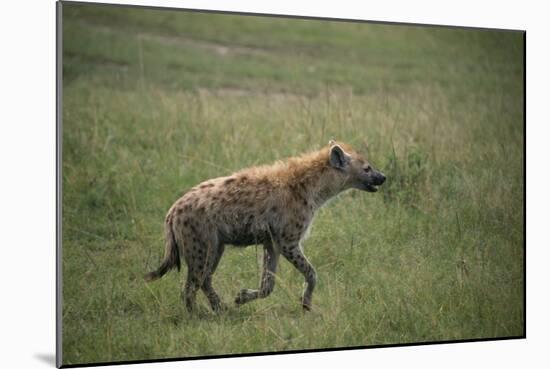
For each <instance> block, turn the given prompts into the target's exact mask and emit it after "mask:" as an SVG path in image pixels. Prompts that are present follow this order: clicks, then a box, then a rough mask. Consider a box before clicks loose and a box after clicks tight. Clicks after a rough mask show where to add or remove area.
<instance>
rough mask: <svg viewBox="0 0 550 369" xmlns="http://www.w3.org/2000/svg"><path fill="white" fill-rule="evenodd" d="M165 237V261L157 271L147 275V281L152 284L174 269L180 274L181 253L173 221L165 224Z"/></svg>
mask: <svg viewBox="0 0 550 369" xmlns="http://www.w3.org/2000/svg"><path fill="white" fill-rule="evenodd" d="M164 235H165V238H166V247H165V249H164V259H163V260H162V263H161V264H160V266H159V268H158V269H157V270H155V271H152V272H149V273H147V274H146V275H145V281H146V282H151V281H154V280H155V279H159V278H160V277H162V276H163V275H165V274H166V272H168V271H169V270H171V269H173V268H174V267H177V268H178V272H179V270H180V269H181V260H180V251H179V248H178V244H177V243H176V238H175V237H174V231H173V230H172V220H171V219H170V220H169V221H167V222H166V223H165V226H164Z"/></svg>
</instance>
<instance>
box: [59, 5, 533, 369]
mask: <svg viewBox="0 0 550 369" xmlns="http://www.w3.org/2000/svg"><path fill="white" fill-rule="evenodd" d="M63 44H64V45H63V161H62V176H63V178H62V183H63V199H62V202H63V235H62V241H63V264H62V265H63V306H62V308H63V363H64V364H77V363H87V362H105V361H121V360H143V359H156V358H166V357H192V356H204V355H214V354H233V353H252V352H266V351H281V350H297V349H312V348H331V347H343V346H364V345H379V344H394V343H406V342H423V341H424V342H425V341H436V340H457V339H472V338H485V337H507V336H519V335H523V334H524V309H525V306H524V304H523V295H524V277H523V276H524V269H523V265H524V241H525V239H524V227H523V219H524V210H523V209H524V202H523V196H524V191H525V188H524V171H525V168H524V164H523V163H524V154H523V143H524V133H523V93H524V91H523V73H524V70H523V68H524V65H523V35H522V34H521V33H515V32H496V31H472V30H466V29H444V28H435V27H431V28H422V27H405V26H389V25H376V24H366V23H361V24H360V23H342V22H321V21H315V20H298V19H280V18H278V19H272V18H265V17H243V16H234V15H216V14H201V13H186V12H167V11H153V10H142V9H136V8H116V7H94V6H81V5H75V4H68V3H65V4H64V9H63ZM331 138H335V139H338V140H342V141H345V142H348V143H350V144H351V145H353V146H355V147H356V148H358V149H362V150H366V151H367V152H368V156H369V158H370V160H371V162H372V163H373V164H374V165H375V166H376V167H378V168H379V169H381V170H382V171H383V172H384V173H385V174H386V175H387V177H388V180H387V182H386V184H384V186H382V188H381V190H380V191H379V192H378V193H375V194H370V193H364V192H358V191H350V192H347V193H345V194H343V195H341V196H340V197H339V198H337V199H336V200H335V201H332V202H331V203H329V204H328V205H327V206H326V207H324V208H322V209H321V210H320V212H319V214H318V216H317V218H316V221H315V223H314V224H313V227H312V231H311V236H310V237H309V238H308V239H307V240H306V241H305V242H304V249H305V253H306V255H307V256H308V258H309V259H310V260H311V262H312V263H313V265H314V266H315V267H316V269H317V272H318V284H317V288H316V290H315V293H314V296H313V303H314V309H313V311H312V312H310V313H304V312H302V309H301V306H300V304H299V296H300V295H301V292H302V288H303V277H302V276H301V274H299V273H298V272H297V271H295V270H294V268H293V267H292V266H291V265H290V263H288V262H286V261H284V260H282V261H281V265H280V272H279V274H278V277H277V285H276V287H275V291H274V292H273V294H272V295H271V296H270V297H269V298H267V299H263V300H258V301H255V302H252V303H250V304H247V305H244V306H243V307H241V308H236V307H235V306H233V305H231V302H232V301H233V299H234V297H235V295H236V293H237V292H238V291H239V290H240V289H241V288H254V287H256V286H257V284H258V281H259V278H260V263H261V259H260V258H261V254H262V250H261V247H249V248H245V249H242V248H229V249H228V250H227V251H226V253H225V255H224V258H223V259H222V261H221V264H220V266H219V268H218V270H217V272H216V274H215V276H214V286H215V287H216V289H217V290H218V292H219V293H220V295H221V297H222V298H223V300H224V301H225V302H226V303H228V304H229V305H230V308H229V310H228V311H227V312H225V313H223V314H221V315H215V314H213V313H210V312H209V310H208V304H207V301H206V299H205V298H204V296H203V295H202V294H199V301H198V302H199V305H200V308H201V312H200V313H199V314H198V316H190V315H189V314H188V313H187V312H186V311H185V309H184V307H183V306H182V303H181V300H180V288H181V281H182V278H183V275H185V273H180V274H178V273H175V272H172V273H170V274H168V275H166V276H165V277H164V278H163V279H162V280H160V281H157V282H154V283H151V284H145V283H144V281H143V279H142V276H143V274H144V273H145V272H146V271H149V270H151V269H153V268H156V267H157V266H158V265H159V263H160V260H161V258H162V255H163V249H164V241H163V218H164V215H165V214H166V212H167V210H168V208H169V207H170V206H171V204H172V203H173V202H174V201H175V200H176V199H177V198H178V197H179V196H180V195H181V194H182V193H183V192H185V191H186V190H187V189H189V188H191V187H192V186H194V185H195V184H197V183H199V182H201V181H202V180H205V179H208V178H211V177H217V176H222V175H228V174H230V173H231V172H233V171H235V170H237V169H240V168H243V167H247V166H251V165H256V164H261V163H269V162H272V161H275V160H278V159H281V158H284V157H287V156H291V155H295V154H298V153H301V152H304V151H309V150H314V149H318V148H320V147H321V146H323V145H325V144H327V142H328V141H329V139H331ZM366 143H368V147H366Z"/></svg>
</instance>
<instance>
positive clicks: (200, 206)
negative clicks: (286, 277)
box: [146, 141, 385, 311]
mask: <svg viewBox="0 0 550 369" xmlns="http://www.w3.org/2000/svg"><path fill="white" fill-rule="evenodd" d="M384 180H385V177H384V175H383V174H382V173H380V172H378V171H376V170H375V169H374V168H372V166H371V165H370V164H369V163H368V162H367V161H366V159H364V158H363V157H362V156H361V155H360V154H358V153H357V152H356V151H355V150H353V149H352V148H351V147H350V146H348V145H346V144H343V143H336V142H334V141H331V142H329V145H328V146H326V147H324V148H322V149H321V150H318V151H315V152H312V153H308V154H305V155H302V156H299V157H294V158H290V159H288V160H286V161H280V162H277V163H275V164H272V165H264V166H258V167H252V168H247V169H243V170H241V171H239V172H236V173H234V174H232V175H230V176H228V177H220V178H215V179H211V180H208V181H205V182H203V183H201V184H199V185H198V186H195V187H193V188H192V189H191V190H189V191H188V192H187V193H185V194H184V195H183V196H182V197H181V198H180V199H178V200H177V201H176V202H175V203H174V204H173V205H172V207H171V208H170V210H169V211H168V214H167V215H166V219H165V235H166V249H165V256H164V260H163V262H162V264H161V266H160V267H159V268H158V269H157V270H156V271H153V272H151V273H148V274H147V275H146V280H148V281H152V280H155V279H157V278H160V277H162V276H163V275H164V274H165V273H166V272H167V271H168V270H170V269H172V268H175V267H177V268H178V269H179V263H180V258H181V257H183V259H184V260H185V262H186V264H187V279H186V281H185V284H184V287H183V291H182V293H183V299H184V302H185V305H186V307H187V309H188V310H190V311H193V310H194V306H195V297H196V293H197V291H198V290H199V289H201V290H202V291H203V292H204V293H205V295H206V297H207V298H208V300H209V302H210V305H211V306H212V309H213V310H214V311H219V310H220V309H222V308H223V305H222V302H221V300H220V298H219V297H218V295H217V293H216V291H215V290H214V288H213V287H212V274H213V273H214V271H215V270H216V267H217V265H218V263H219V261H220V258H221V257H222V254H223V252H224V249H225V245H226V244H230V245H235V246H248V245H254V244H263V246H264V262H263V272H262V277H261V281H260V287H259V289H244V290H242V291H240V292H239V293H238V295H237V297H236V299H235V302H236V304H237V305H241V304H244V303H246V302H249V301H252V300H254V299H257V298H263V297H266V296H268V295H269V294H270V293H271V292H272V291H273V288H274V287H275V273H276V271H277V264H278V261H279V255H281V254H282V255H283V256H284V257H285V258H286V259H287V260H288V261H289V262H290V263H291V264H292V265H294V267H296V269H298V270H299V271H300V272H301V273H302V274H303V276H304V278H305V281H306V284H307V285H306V289H305V291H304V293H303V296H302V306H303V307H304V308H305V309H307V310H309V309H310V308H311V299H312V293H313V290H314V288H315V284H316V280H317V276H316V272H315V269H314V268H313V266H312V265H311V263H310V262H309V261H308V260H307V258H306V257H305V256H304V253H303V249H302V247H301V241H302V240H303V239H304V237H305V236H306V235H307V233H308V230H309V227H310V225H311V222H312V220H313V218H314V216H315V212H316V210H317V209H319V208H320V207H321V206H322V205H323V204H324V203H326V201H327V200H329V199H330V198H332V197H334V196H335V195H337V194H339V193H340V192H342V191H345V190H347V189H351V188H357V189H361V190H366V191H370V192H373V191H376V188H375V186H377V185H381V184H382V183H383V182H384Z"/></svg>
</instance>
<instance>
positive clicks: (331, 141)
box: [328, 140, 336, 147]
mask: <svg viewBox="0 0 550 369" xmlns="http://www.w3.org/2000/svg"><path fill="white" fill-rule="evenodd" d="M334 145H336V141H334V140H330V141H329V142H328V146H329V147H332V146H334Z"/></svg>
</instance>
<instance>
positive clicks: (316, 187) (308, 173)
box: [289, 150, 347, 210]
mask: <svg viewBox="0 0 550 369" xmlns="http://www.w3.org/2000/svg"><path fill="white" fill-rule="evenodd" d="M289 169H291V172H292V174H293V175H292V178H291V188H292V189H293V190H294V191H295V192H296V193H297V195H298V196H299V197H302V198H305V199H307V200H308V202H309V203H311V204H312V205H313V208H314V210H317V209H319V208H320V207H321V206H323V205H324V204H325V203H326V202H327V201H328V200H330V199H331V198H333V197H334V196H336V195H338V194H339V193H340V192H342V191H344V190H346V189H347V188H346V179H345V178H343V177H342V176H341V174H340V173H338V171H337V170H336V169H334V168H332V167H331V166H330V164H329V162H328V150H321V151H319V152H316V153H313V154H310V155H308V156H305V157H302V158H299V159H298V160H297V161H295V162H291V163H289Z"/></svg>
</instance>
